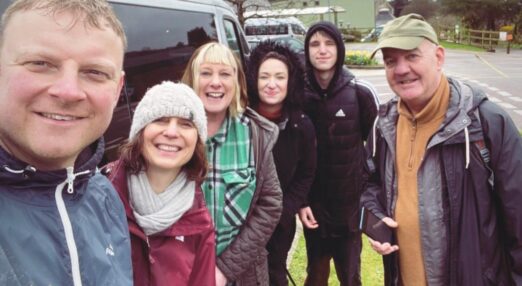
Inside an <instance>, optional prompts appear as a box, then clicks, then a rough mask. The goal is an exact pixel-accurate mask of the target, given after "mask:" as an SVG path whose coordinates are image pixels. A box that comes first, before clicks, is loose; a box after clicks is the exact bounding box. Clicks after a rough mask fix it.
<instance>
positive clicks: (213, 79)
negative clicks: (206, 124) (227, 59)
mask: <svg viewBox="0 0 522 286" xmlns="http://www.w3.org/2000/svg"><path fill="white" fill-rule="evenodd" d="M197 80H198V84H197V87H198V90H197V94H198V96H199V97H200V98H201V101H202V102H203V105H204V106H205V112H206V113H207V116H209V117H214V116H217V117H224V116H225V115H226V113H227V110H228V107H229V106H230V103H231V102H232V99H234V96H235V94H236V90H235V89H236V84H235V81H236V80H237V76H236V73H235V71H234V68H233V67H231V66H229V65H225V64H216V63H207V62H204V63H202V64H201V66H200V68H199V74H198V75H197Z"/></svg>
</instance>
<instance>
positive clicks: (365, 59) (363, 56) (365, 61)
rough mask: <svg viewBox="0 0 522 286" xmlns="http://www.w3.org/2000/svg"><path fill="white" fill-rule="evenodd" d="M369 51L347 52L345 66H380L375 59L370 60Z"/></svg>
mask: <svg viewBox="0 0 522 286" xmlns="http://www.w3.org/2000/svg"><path fill="white" fill-rule="evenodd" d="M370 56H371V53H370V52H368V51H347V52H346V55H345V57H344V64H346V65H356V66H376V65H379V63H378V62H377V60H376V59H375V58H370Z"/></svg>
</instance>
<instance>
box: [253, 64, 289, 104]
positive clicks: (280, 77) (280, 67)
mask: <svg viewBox="0 0 522 286" xmlns="http://www.w3.org/2000/svg"><path fill="white" fill-rule="evenodd" d="M257 89H258V93H259V108H261V109H265V110H267V111H270V112H275V111H278V110H280V109H281V108H282V107H283V101H284V100H285V98H286V95H287V92H288V67H287V66H286V64H285V63H283V62H282V61H280V60H277V59H271V58H269V59H267V60H265V61H264V62H263V63H262V64H261V65H260V66H259V73H258V77H257Z"/></svg>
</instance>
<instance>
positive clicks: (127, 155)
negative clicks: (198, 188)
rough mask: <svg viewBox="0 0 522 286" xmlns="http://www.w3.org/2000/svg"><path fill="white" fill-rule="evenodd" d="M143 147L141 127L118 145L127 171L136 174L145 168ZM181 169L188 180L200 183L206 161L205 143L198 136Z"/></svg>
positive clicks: (205, 167)
mask: <svg viewBox="0 0 522 286" xmlns="http://www.w3.org/2000/svg"><path fill="white" fill-rule="evenodd" d="M142 149H143V129H142V130H140V132H138V134H137V135H136V136H135V137H134V139H132V140H131V141H128V142H127V143H125V144H123V145H122V146H121V147H120V160H121V161H122V162H123V165H124V166H125V168H126V169H127V171H128V172H129V173H131V174H134V175H136V174H138V173H139V172H140V171H146V170H147V161H145V158H143V155H142V153H141V151H142ZM182 170H183V171H185V172H186V173H187V178H188V179H189V180H192V181H195V182H196V183H197V184H201V183H202V182H203V180H204V179H205V176H206V175H207V170H208V163H207V156H206V154H205V144H204V143H203V142H202V141H201V138H199V136H198V141H197V143H196V147H195V149H194V154H192V158H190V160H189V161H188V162H187V163H186V164H185V165H184V166H183V167H182Z"/></svg>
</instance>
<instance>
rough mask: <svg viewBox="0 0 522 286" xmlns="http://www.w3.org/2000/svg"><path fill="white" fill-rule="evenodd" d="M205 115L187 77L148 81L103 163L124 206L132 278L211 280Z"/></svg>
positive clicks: (163, 282)
mask: <svg viewBox="0 0 522 286" xmlns="http://www.w3.org/2000/svg"><path fill="white" fill-rule="evenodd" d="M206 138H207V118H206V116H205V110H204V107H203V104H202V102H201V100H200V99H199V98H198V96H197V95H196V94H195V93H194V91H193V90H192V89H191V88H190V87H189V86H187V85H185V84H179V83H173V82H167V81H166V82H163V83H161V84H158V85H155V86H154V87H152V88H150V89H149V90H148V91H147V92H146V93H145V96H144V97H143V99H142V100H141V101H140V103H139V104H138V106H137V107H136V110H135V112H134V118H133V121H132V126H131V130H130V134H129V141H128V143H127V144H125V145H124V146H123V147H122V149H121V157H120V159H119V160H118V161H115V162H112V163H110V164H109V165H108V166H107V170H108V172H109V179H110V180H111V181H112V183H113V184H114V187H115V188H116V190H117V191H118V194H119V196H120V198H121V200H122V202H123V204H124V206H125V209H126V213H127V221H128V223H129V231H130V237H131V247H132V265H133V272H134V274H133V277H134V285H136V286H140V285H198V286H199V285H215V274H214V271H215V242H214V240H215V236H214V227H213V224H212V220H211V217H210V215H209V212H208V210H207V208H206V206H205V201H204V198H203V194H202V192H201V189H200V184H201V182H202V180H203V179H204V177H205V175H206V171H207V161H206V155H205V147H204V142H205V140H206Z"/></svg>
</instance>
